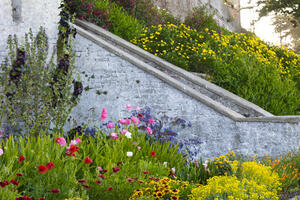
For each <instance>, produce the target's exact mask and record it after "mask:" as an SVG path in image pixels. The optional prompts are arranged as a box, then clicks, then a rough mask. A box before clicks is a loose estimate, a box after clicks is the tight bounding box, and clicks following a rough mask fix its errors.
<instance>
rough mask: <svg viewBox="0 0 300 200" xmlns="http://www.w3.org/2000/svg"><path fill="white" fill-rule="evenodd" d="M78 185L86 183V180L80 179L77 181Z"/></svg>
mask: <svg viewBox="0 0 300 200" xmlns="http://www.w3.org/2000/svg"><path fill="white" fill-rule="evenodd" d="M78 183H86V180H84V179H80V180H78Z"/></svg>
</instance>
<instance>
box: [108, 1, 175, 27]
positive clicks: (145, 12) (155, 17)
mask: <svg viewBox="0 0 300 200" xmlns="http://www.w3.org/2000/svg"><path fill="white" fill-rule="evenodd" d="M110 1H111V2H115V3H117V4H118V5H120V6H122V7H123V8H125V9H126V11H127V12H128V13H129V14H130V15H131V16H133V17H135V18H136V19H138V20H140V21H142V22H143V24H144V25H145V26H151V25H158V24H166V23H174V24H179V23H180V22H179V19H177V18H175V17H174V16H173V15H171V14H169V13H168V12H167V11H165V10H163V9H158V8H157V7H156V6H155V5H154V3H153V2H152V1H151V0H126V1H124V0H110Z"/></svg>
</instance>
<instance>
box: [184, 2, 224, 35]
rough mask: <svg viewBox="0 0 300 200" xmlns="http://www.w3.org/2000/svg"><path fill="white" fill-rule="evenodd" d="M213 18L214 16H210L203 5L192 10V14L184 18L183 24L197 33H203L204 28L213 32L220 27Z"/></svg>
mask: <svg viewBox="0 0 300 200" xmlns="http://www.w3.org/2000/svg"><path fill="white" fill-rule="evenodd" d="M213 17H214V14H210V13H209V12H208V9H207V5H203V6H200V7H196V8H193V10H192V12H190V13H189V14H188V15H187V17H186V18H185V20H184V24H186V25H187V26H190V27H191V28H193V29H196V30H197V31H199V32H201V31H204V29H205V28H209V29H211V30H215V31H217V30H220V29H221V27H219V26H218V24H217V23H216V21H215V20H214V18H213ZM223 30H225V29H223Z"/></svg>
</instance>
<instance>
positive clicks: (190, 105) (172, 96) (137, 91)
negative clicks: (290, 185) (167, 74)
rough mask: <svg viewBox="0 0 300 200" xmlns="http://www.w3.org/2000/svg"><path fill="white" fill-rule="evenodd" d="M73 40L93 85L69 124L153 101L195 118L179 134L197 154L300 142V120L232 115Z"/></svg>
mask: <svg viewBox="0 0 300 200" xmlns="http://www.w3.org/2000/svg"><path fill="white" fill-rule="evenodd" d="M74 43H75V48H74V49H75V51H76V70H77V71H78V72H80V74H81V79H82V81H83V84H84V87H87V86H88V87H89V88H90V89H89V90H87V91H84V92H83V95H82V97H81V100H80V103H79V104H78V105H77V107H75V108H74V110H73V111H72V118H73V119H72V120H71V121H72V123H71V124H70V123H69V124H68V125H67V126H68V127H72V126H76V125H81V124H83V123H89V124H90V126H93V125H96V126H99V125H100V115H101V111H102V108H104V107H105V108H107V110H108V118H109V119H111V120H113V121H116V120H119V119H121V118H123V117H127V116H129V115H130V113H129V112H128V111H127V109H126V107H125V105H126V104H131V105H133V106H140V107H145V106H148V107H150V108H151V109H152V113H153V114H154V115H156V116H162V115H164V114H165V115H167V116H169V117H180V118H183V119H185V120H187V121H191V123H192V127H190V128H185V129H183V130H182V131H180V132H179V136H178V138H179V141H183V142H184V143H185V144H186V145H187V146H188V148H189V149H190V150H191V151H192V153H191V155H192V156H193V157H200V156H201V157H203V158H212V157H214V156H219V155H222V154H225V153H226V152H227V151H229V150H234V151H235V152H237V153H242V154H244V155H248V156H253V155H256V154H257V155H259V156H262V155H264V154H266V153H267V154H268V153H270V154H272V155H274V156H276V155H279V154H282V153H285V152H288V151H290V150H294V149H297V148H298V147H299V146H300V124H299V122H298V123H274V122H236V121H233V120H231V119H229V118H228V117H225V116H223V115H222V114H220V113H218V112H216V111H215V110H213V109H212V108H210V107H208V106H206V105H204V104H202V103H201V102H199V101H197V100H195V99H194V98H192V97H190V96H188V95H186V94H184V93H182V92H181V91H179V90H177V89H175V88H173V87H172V86H170V85H168V84H166V83H165V82H163V81H161V80H160V79H158V78H156V77H155V76H153V75H150V74H147V73H145V72H144V71H142V70H141V69H139V68H138V67H136V66H134V65H132V64H131V63H129V62H127V61H125V60H123V59H122V58H120V57H118V56H116V55H115V54H112V53H110V52H108V51H107V50H105V49H104V48H102V47H100V46H98V45H96V44H95V43H93V42H91V41H89V40H88V39H86V38H84V37H82V36H80V35H77V37H76V39H75V41H74ZM93 77H94V78H93ZM106 92H107V93H106ZM97 93H98V94H97ZM198 140H200V141H201V142H202V143H201V144H199V143H198V142H197V141H198ZM195 141H196V142H195Z"/></svg>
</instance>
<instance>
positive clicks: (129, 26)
mask: <svg viewBox="0 0 300 200" xmlns="http://www.w3.org/2000/svg"><path fill="white" fill-rule="evenodd" d="M66 4H67V6H68V9H69V10H70V12H71V13H72V14H75V15H76V17H78V18H80V19H83V20H87V21H90V22H92V23H94V24H96V25H99V26H101V27H103V28H105V29H108V30H109V31H111V32H113V33H114V34H116V35H118V36H120V37H122V38H123V39H125V40H131V39H133V38H134V37H136V36H138V35H139V34H140V33H141V29H142V24H141V23H140V22H139V21H138V20H137V19H135V18H134V17H132V16H130V15H129V14H128V13H127V12H126V11H125V10H124V8H122V7H120V6H118V5H117V4H115V3H109V1H108V0H89V1H84V2H83V1H81V0H74V1H67V2H66Z"/></svg>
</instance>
